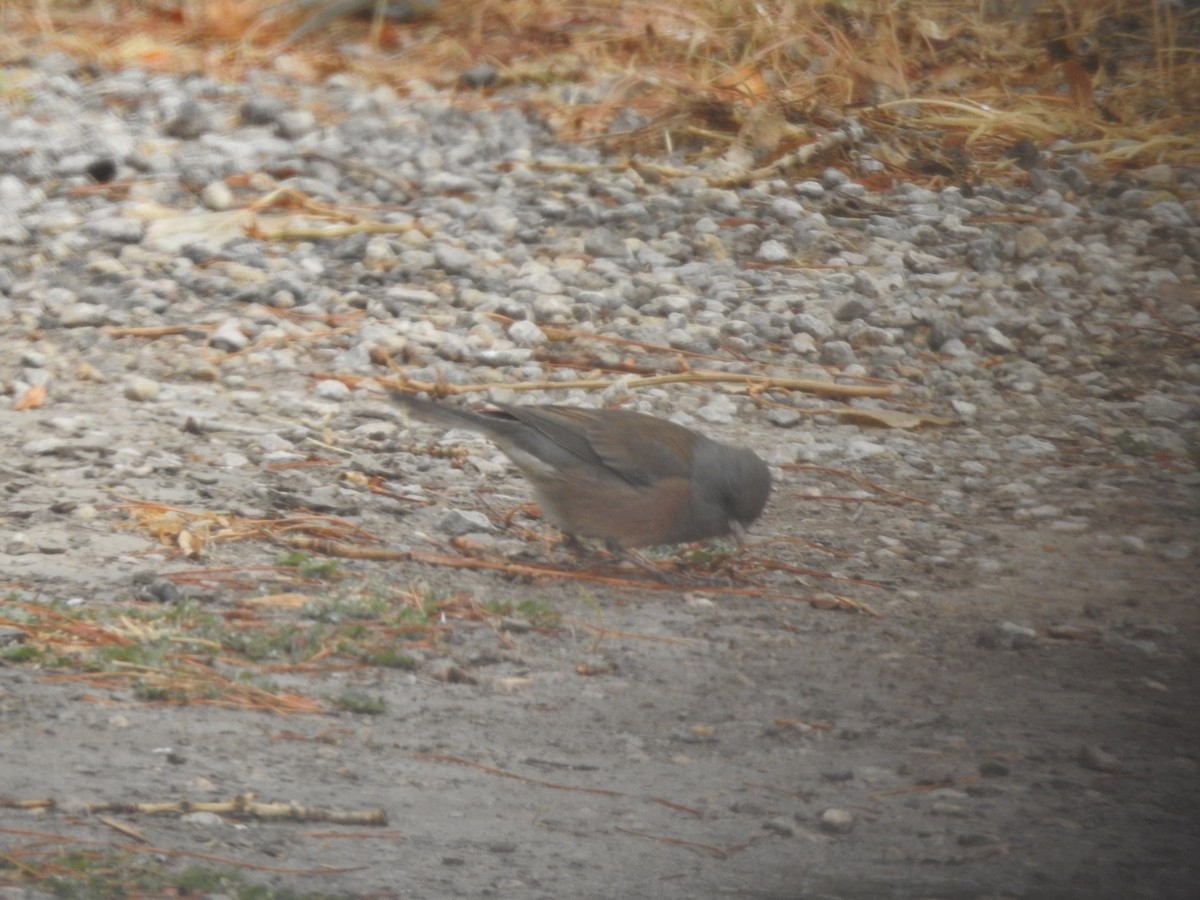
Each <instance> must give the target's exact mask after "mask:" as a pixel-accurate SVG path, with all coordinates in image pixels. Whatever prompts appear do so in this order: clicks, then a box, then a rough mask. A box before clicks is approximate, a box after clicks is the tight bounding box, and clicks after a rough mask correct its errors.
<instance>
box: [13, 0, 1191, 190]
mask: <svg viewBox="0 0 1200 900" xmlns="http://www.w3.org/2000/svg"><path fill="white" fill-rule="evenodd" d="M16 6H18V5H17V4H12V5H10V7H9V9H8V11H7V12H6V13H4V14H3V15H4V17H5V21H4V25H5V29H4V33H5V35H6V36H7V37H6V38H4V39H3V40H4V43H2V44H0V53H2V54H3V56H4V57H6V58H7V60H16V59H20V58H23V57H24V58H27V57H28V56H30V55H36V54H38V53H44V52H48V51H50V50H54V49H57V50H60V51H66V52H68V53H70V54H73V55H76V56H78V57H81V58H83V59H86V60H88V61H90V62H94V63H96V64H99V65H101V66H105V67H109V66H139V67H142V68H146V69H151V70H165V71H176V72H187V71H203V72H206V73H208V74H210V75H213V76H215V77H221V78H237V77H238V76H239V75H240V74H241V73H243V72H244V71H246V70H247V69H250V68H256V67H257V68H261V67H273V68H275V69H277V70H280V71H283V72H285V73H287V74H288V75H290V76H292V77H293V78H294V79H296V81H297V82H298V83H303V82H306V81H315V80H319V79H321V78H323V77H326V76H328V75H330V74H332V73H335V72H344V73H349V74H353V75H355V76H357V77H359V78H361V79H363V80H364V82H367V83H373V84H388V85H391V86H392V87H394V88H395V89H396V90H397V91H398V92H401V93H405V92H412V91H420V90H422V89H423V86H426V85H432V86H435V87H455V88H457V89H458V91H459V98H460V101H461V102H462V103H464V104H488V103H496V104H501V103H510V102H513V97H512V96H511V95H509V94H506V93H505V92H504V88H505V87H507V86H511V85H517V84H519V85H525V86H527V87H529V88H531V89H532V90H530V91H527V92H526V93H525V94H524V95H522V97H521V101H520V102H523V103H526V104H528V105H529V106H530V107H531V108H532V109H533V110H534V111H535V112H537V113H538V114H539V115H542V116H543V117H544V118H545V119H546V120H547V121H549V122H550V123H552V124H553V125H554V127H555V128H556V130H557V131H558V133H559V134H560V135H561V136H562V137H563V138H566V139H570V140H581V141H594V142H597V143H601V144H602V145H603V146H604V147H605V148H606V149H608V150H610V151H612V152H613V153H615V154H617V155H619V156H627V155H640V156H663V155H670V154H677V155H683V156H690V157H693V158H702V159H706V160H710V161H712V160H717V161H720V163H721V164H722V165H723V166H724V167H725V168H726V169H732V170H735V171H737V170H740V171H764V172H768V171H774V170H772V169H770V168H768V167H769V166H770V164H771V162H772V161H773V160H777V159H779V158H781V157H787V156H788V155H789V154H793V153H795V151H796V150H797V149H798V148H803V147H804V146H806V145H809V144H811V143H813V142H814V141H816V140H817V139H818V138H819V136H821V135H822V134H825V133H828V132H830V131H832V130H835V129H837V128H839V127H841V126H843V125H844V123H845V121H846V119H847V117H855V118H856V119H857V120H859V121H861V122H862V123H864V124H865V125H866V126H868V128H867V132H866V134H867V137H866V139H865V140H863V141H862V142H861V143H859V144H858V145H857V146H849V145H847V144H846V143H842V144H839V145H837V146H836V147H834V148H831V153H830V154H824V155H821V156H818V157H816V158H813V157H802V158H801V161H802V163H803V164H804V165H808V166H824V165H829V164H840V165H850V166H853V165H854V164H855V163H856V162H858V163H860V165H859V167H858V171H857V172H856V175H858V176H859V177H861V178H864V179H865V180H867V181H868V183H873V184H874V185H875V186H877V187H881V188H883V187H887V186H888V185H889V184H890V183H891V182H892V181H893V180H896V179H913V180H930V179H933V180H937V179H950V180H955V181H959V180H976V179H979V178H984V179H987V178H995V177H1002V176H1004V175H1008V174H1012V175H1018V176H1019V175H1020V169H1019V168H1018V166H1017V160H1016V159H1015V158H1014V157H1016V158H1019V157H1020V148H1021V147H1022V146H1023V145H1022V144H1020V143H1018V142H1022V141H1024V142H1028V144H1026V145H1024V146H1025V147H1027V148H1028V146H1029V145H1032V147H1033V148H1037V149H1046V148H1049V147H1052V146H1053V147H1056V148H1057V149H1060V150H1067V151H1069V150H1087V151H1089V153H1088V154H1087V156H1086V157H1085V159H1089V160H1093V161H1094V162H1095V164H1096V165H1098V166H1107V167H1108V168H1110V169H1116V168H1141V167H1145V166H1148V165H1153V164H1156V163H1161V162H1184V161H1190V162H1195V161H1197V160H1200V152H1198V151H1197V147H1198V146H1200V139H1198V138H1200V133H1198V129H1197V125H1198V123H1200V116H1198V106H1197V100H1196V98H1197V97H1198V96H1200V51H1198V50H1197V49H1196V48H1197V47H1200V9H1197V8H1195V7H1194V6H1191V7H1189V6H1188V5H1186V4H1184V5H1180V4H1171V3H1146V2H1144V0H1108V2H1083V0H1057V2H1051V0H1046V2H1038V0H975V2H968V0H914V2H903V0H895V2H890V3H889V2H876V0H828V2H822V0H679V2H674V3H663V2H661V0H588V2H586V3H583V2H574V3H572V2H562V0H389V2H387V3H384V2H381V0H281V2H271V0H91V2H89V0H60V2H55V0H39V2H37V3H34V4H31V5H29V6H26V5H24V4H22V5H20V6H21V8H20V9H14V8H13V7H16ZM468 73H469V74H468ZM464 76H466V78H465V80H464ZM327 112H328V114H329V115H331V116H332V115H335V114H336V113H335V111H332V110H330V111H327ZM1026 152H1027V151H1026Z"/></svg>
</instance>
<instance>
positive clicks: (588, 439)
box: [503, 406, 699, 486]
mask: <svg viewBox="0 0 1200 900" xmlns="http://www.w3.org/2000/svg"><path fill="white" fill-rule="evenodd" d="M503 409H504V411H505V412H506V413H508V414H509V415H511V416H512V417H514V418H516V419H518V420H519V421H521V422H523V423H525V424H526V425H528V426H530V427H531V428H535V429H537V430H538V431H539V432H540V433H542V434H543V435H545V436H546V437H548V438H549V439H550V440H552V441H553V442H554V443H556V444H558V445H559V446H560V447H562V448H563V449H564V450H566V451H567V452H569V453H570V454H571V455H572V456H573V457H575V458H576V459H578V460H580V461H581V462H585V463H589V464H591V465H598V466H603V467H604V468H606V469H608V470H609V471H611V472H612V473H613V474H614V475H616V476H617V477H619V478H621V479H622V480H623V481H625V482H627V483H629V484H632V485H635V486H641V485H648V484H653V483H655V482H658V481H661V480H663V479H665V478H689V477H690V476H691V459H692V454H693V452H694V446H695V442H696V440H697V439H698V437H699V436H698V435H697V434H695V433H694V432H691V431H688V430H687V429H686V428H683V427H681V426H679V425H676V424H674V423H673V422H667V421H664V420H663V419H656V418H654V417H653V416H647V415H643V414H642V413H636V412H629V411H627V410H588V409H578V408H575V407H570V406H505V407H503Z"/></svg>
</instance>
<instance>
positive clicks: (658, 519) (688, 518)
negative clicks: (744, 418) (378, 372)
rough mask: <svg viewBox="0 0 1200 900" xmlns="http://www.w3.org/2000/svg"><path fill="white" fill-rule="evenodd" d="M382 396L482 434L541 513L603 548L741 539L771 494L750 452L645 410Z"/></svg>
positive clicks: (763, 468)
mask: <svg viewBox="0 0 1200 900" xmlns="http://www.w3.org/2000/svg"><path fill="white" fill-rule="evenodd" d="M390 395H391V397H392V399H393V401H394V402H396V403H397V404H399V405H400V406H401V407H403V408H405V409H406V410H408V412H410V413H411V414H413V415H415V416H416V417H417V418H419V419H422V420H424V421H426V422H429V423H432V424H437V425H443V426H446V427H448V428H468V429H471V430H473V431H476V432H479V433H481V434H483V435H484V436H486V437H487V438H488V439H489V440H490V441H492V443H494V444H495V445H496V446H497V447H499V448H500V449H501V450H502V451H503V452H504V453H505V455H507V456H508V458H509V459H511V460H512V461H513V463H514V464H515V465H516V467H517V468H518V469H520V470H521V472H522V473H523V474H524V475H525V477H526V478H527V479H528V480H529V482H530V484H531V485H532V486H533V491H534V495H535V496H536V497H537V499H538V501H539V502H540V503H541V505H542V509H543V511H544V514H545V516H546V518H547V519H549V520H550V521H551V522H553V523H554V524H555V525H557V526H558V527H559V528H560V529H561V530H562V531H563V532H564V533H565V534H566V535H567V536H568V538H570V539H572V540H575V539H578V538H591V539H596V540H600V541H603V542H604V544H605V545H606V547H607V548H608V549H609V550H613V551H623V550H626V549H631V548H637V547H650V546H656V545H665V544H682V543H689V542H692V541H700V540H704V539H706V538H717V537H725V536H729V535H732V536H733V537H734V539H735V540H736V541H737V542H738V543H742V542H743V541H744V540H745V535H746V528H747V527H748V526H749V525H751V524H752V523H753V522H754V521H755V520H756V519H758V517H759V516H760V515H761V514H762V511H763V509H764V508H765V507H766V505H767V498H768V497H769V496H770V493H771V472H770V470H769V469H768V468H767V464H766V463H765V462H763V461H762V459H761V458H760V457H759V456H758V455H757V454H755V453H754V451H752V450H750V449H748V448H746V447H734V446H731V445H729V444H723V443H720V442H718V441H714V440H713V439H711V438H709V437H706V436H705V435H703V434H700V433H699V432H696V431H692V430H691V429H689V428H684V427H683V426H682V425H676V424H675V423H674V422H668V421H666V420H665V419H659V418H656V417H654V416H649V415H645V414H644V413H638V412H632V411H630V410H621V409H583V408H579V407H572V406H554V405H509V404H504V403H499V404H496V406H497V409H496V410H495V411H485V412H474V411H471V410H467V409H462V408H459V407H456V406H451V405H448V404H445V403H440V402H435V401H432V400H424V399H421V398H419V397H416V396H414V395H413V394H410V393H405V392H403V391H397V390H394V389H393V390H391V391H390Z"/></svg>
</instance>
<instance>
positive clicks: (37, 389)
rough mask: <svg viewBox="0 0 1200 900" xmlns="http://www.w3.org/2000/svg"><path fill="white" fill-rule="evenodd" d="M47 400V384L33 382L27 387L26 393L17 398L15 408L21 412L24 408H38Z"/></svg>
mask: <svg viewBox="0 0 1200 900" xmlns="http://www.w3.org/2000/svg"><path fill="white" fill-rule="evenodd" d="M45 402H46V386H45V385H44V384H33V385H30V386H29V387H28V388H26V390H25V393H23V394H22V395H21V396H20V397H18V398H17V402H16V403H14V404H13V410H14V411H15V412H20V411H21V410H23V409H37V408H39V407H40V406H41V405H42V404H43V403H45Z"/></svg>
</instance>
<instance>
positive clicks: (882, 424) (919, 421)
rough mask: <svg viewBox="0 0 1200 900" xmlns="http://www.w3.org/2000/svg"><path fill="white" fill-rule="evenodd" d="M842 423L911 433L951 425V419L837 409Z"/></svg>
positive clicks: (878, 411)
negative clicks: (929, 427)
mask: <svg viewBox="0 0 1200 900" xmlns="http://www.w3.org/2000/svg"><path fill="white" fill-rule="evenodd" d="M834 412H835V413H836V415H837V417H838V418H839V419H841V420H842V421H843V422H851V423H853V424H856V425H866V426H869V427H874V428H902V429H904V430H905V431H911V430H913V429H915V428H923V427H924V426H926V425H934V426H939V427H941V426H945V425H953V424H954V420H953V419H945V418H942V417H941V416H931V415H929V414H928V413H910V412H905V411H904V410H900V409H853V408H847V409H839V410H835V411H834Z"/></svg>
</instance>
